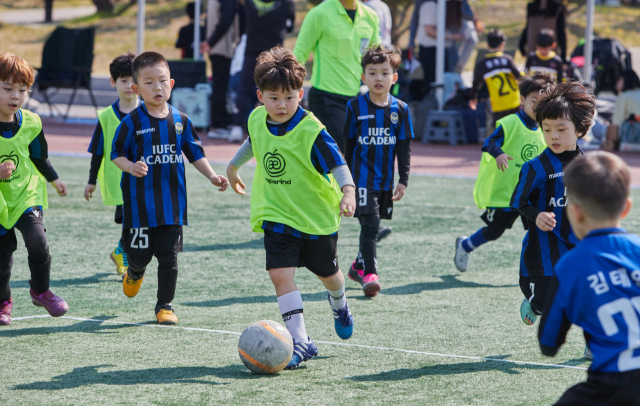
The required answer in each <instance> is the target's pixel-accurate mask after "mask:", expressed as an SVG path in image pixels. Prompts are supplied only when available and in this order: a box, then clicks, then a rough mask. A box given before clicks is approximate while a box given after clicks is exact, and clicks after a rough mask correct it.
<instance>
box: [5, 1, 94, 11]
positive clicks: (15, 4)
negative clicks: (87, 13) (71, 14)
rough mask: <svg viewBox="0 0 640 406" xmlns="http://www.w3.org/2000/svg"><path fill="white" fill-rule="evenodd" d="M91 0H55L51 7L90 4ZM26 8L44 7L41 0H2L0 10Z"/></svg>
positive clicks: (91, 3)
mask: <svg viewBox="0 0 640 406" xmlns="http://www.w3.org/2000/svg"><path fill="white" fill-rule="evenodd" d="M92 5H93V2H92V1H91V0H55V1H54V2H53V8H61V7H80V6H92ZM27 8H44V1H43V0H13V1H10V0H2V1H0V10H20V9H27Z"/></svg>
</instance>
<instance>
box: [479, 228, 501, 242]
mask: <svg viewBox="0 0 640 406" xmlns="http://www.w3.org/2000/svg"><path fill="white" fill-rule="evenodd" d="M504 231H505V229H504V228H496V227H483V228H482V235H483V236H484V238H486V240H487V241H495V240H497V239H498V238H500V237H502V234H504Z"/></svg>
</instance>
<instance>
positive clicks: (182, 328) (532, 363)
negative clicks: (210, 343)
mask: <svg viewBox="0 0 640 406" xmlns="http://www.w3.org/2000/svg"><path fill="white" fill-rule="evenodd" d="M47 317H51V316H49V315H38V316H26V317H13V318H11V321H21V320H29V319H41V318H47ZM58 318H59V319H68V320H78V321H90V322H97V323H111V324H122V325H126V326H139V327H155V328H168V329H178V330H187V331H202V332H206V333H219V334H231V335H236V336H239V335H240V334H241V333H237V332H235V331H225V330H211V329H207V328H194V327H179V326H165V325H162V324H142V323H127V322H121V321H112V320H97V319H85V318H80V317H67V316H62V317H58ZM315 342H316V343H318V344H326V345H337V346H341V347H352V348H365V349H369V350H381V351H397V352H403V353H405V354H419V355H428V356H432V357H442V358H458V359H470V360H475V361H494V362H506V363H509V364H518V365H537V366H543V367H549V368H565V369H578V370H580V371H586V370H587V368H584V367H576V366H571V365H559V364H546V363H543V362H528V361H512V360H507V359H496V358H485V357H469V356H466V355H454V354H439V353H435V352H425V351H413V350H404V349H401V348H390V347H375V346H370V345H361V344H346V343H334V342H331V341H315Z"/></svg>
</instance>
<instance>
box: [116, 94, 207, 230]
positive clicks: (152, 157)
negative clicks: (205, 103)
mask: <svg viewBox="0 0 640 406" xmlns="http://www.w3.org/2000/svg"><path fill="white" fill-rule="evenodd" d="M168 106H169V114H168V115H167V116H166V117H163V118H156V117H153V116H151V115H150V114H149V113H148V111H147V109H146V107H145V106H144V105H142V106H140V107H138V108H137V109H135V110H133V111H132V112H131V113H129V114H128V115H127V116H125V117H124V118H123V119H122V122H121V123H120V126H119V127H118V129H117V130H116V136H115V137H114V139H113V150H112V152H111V159H112V160H113V159H115V158H118V157H126V158H127V159H129V160H131V161H132V162H137V161H144V162H145V163H146V164H147V166H148V167H149V171H148V173H147V175H146V176H143V177H141V178H136V177H135V176H133V175H131V174H129V173H126V172H123V174H122V183H121V185H122V197H123V201H124V204H123V212H124V219H123V224H122V226H123V227H124V228H140V227H157V226H162V225H187V191H186V178H185V173H184V163H183V155H182V154H184V156H186V157H187V159H188V160H189V162H195V161H197V160H199V159H201V158H204V150H203V148H202V144H201V143H200V139H199V138H198V134H197V133H196V131H195V129H194V128H193V125H192V124H191V120H190V119H189V117H187V115H186V114H183V113H181V112H179V111H178V110H177V109H176V108H175V107H173V106H171V105H168Z"/></svg>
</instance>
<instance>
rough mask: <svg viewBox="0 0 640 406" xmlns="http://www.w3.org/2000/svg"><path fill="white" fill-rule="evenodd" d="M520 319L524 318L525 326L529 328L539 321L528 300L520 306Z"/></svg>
mask: <svg viewBox="0 0 640 406" xmlns="http://www.w3.org/2000/svg"><path fill="white" fill-rule="evenodd" d="M520 317H522V321H523V322H524V324H526V325H528V326H530V325H532V324H534V323H535V322H536V320H537V319H538V316H536V314H535V313H534V312H533V309H532V308H531V303H529V301H528V300H527V299H524V300H523V301H522V304H521V305H520Z"/></svg>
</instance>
